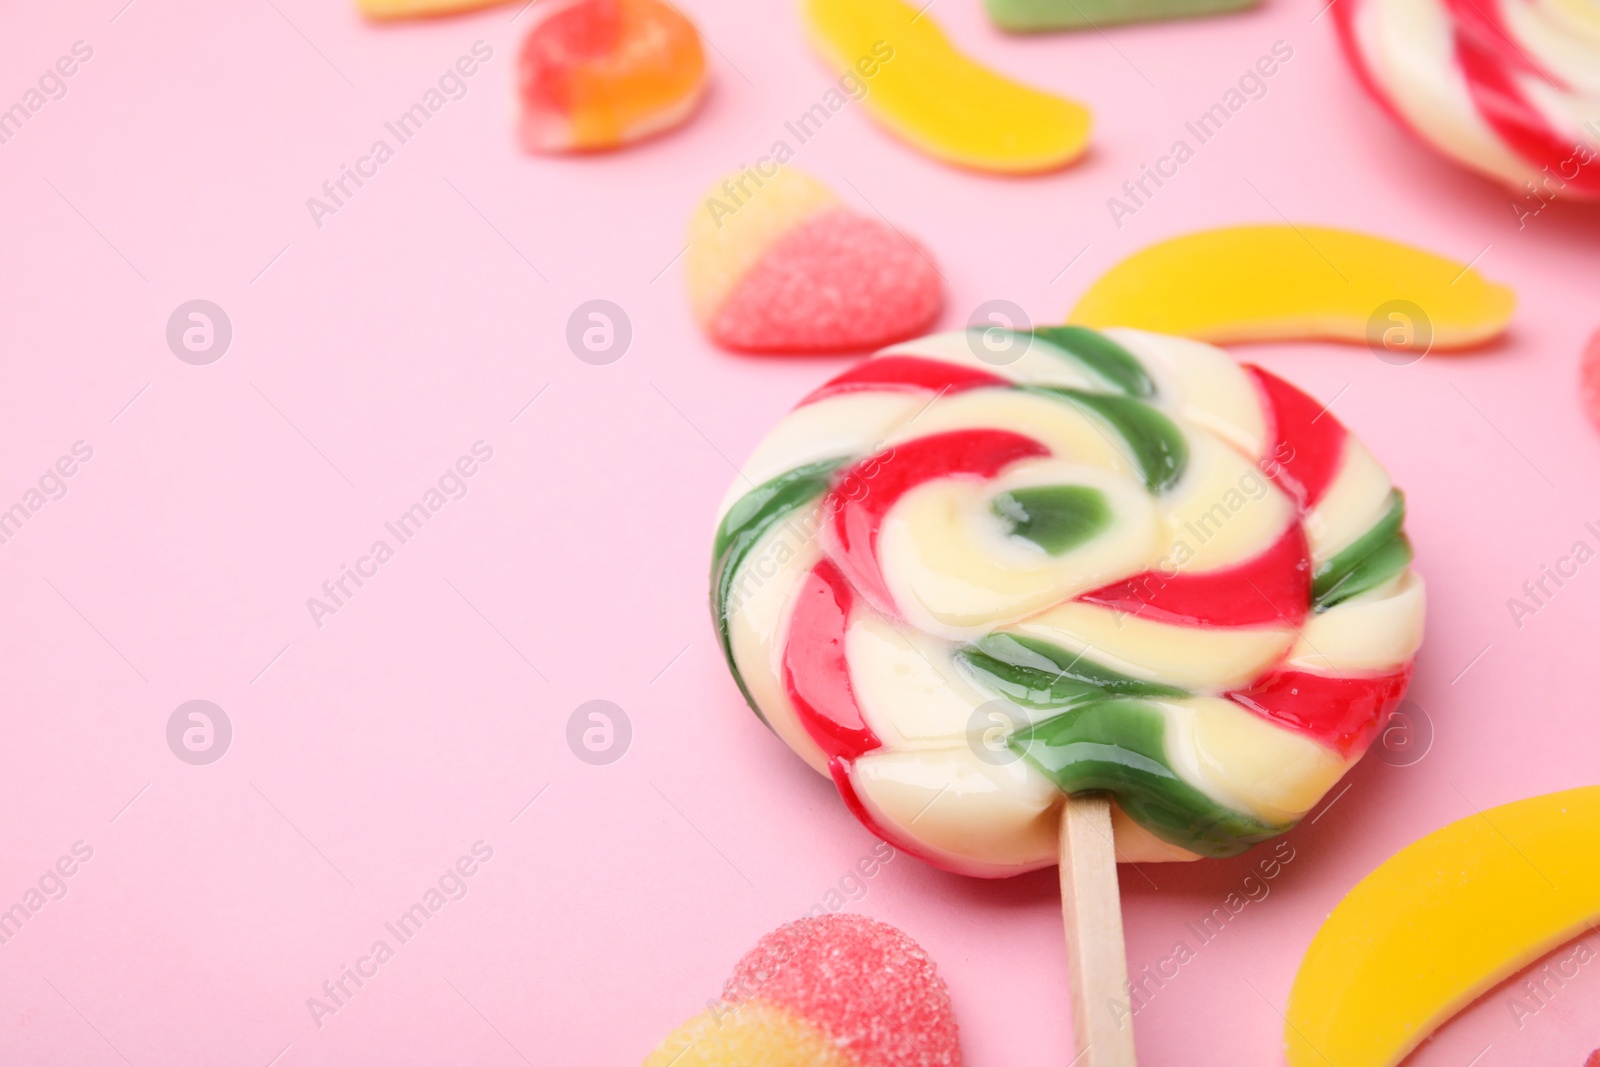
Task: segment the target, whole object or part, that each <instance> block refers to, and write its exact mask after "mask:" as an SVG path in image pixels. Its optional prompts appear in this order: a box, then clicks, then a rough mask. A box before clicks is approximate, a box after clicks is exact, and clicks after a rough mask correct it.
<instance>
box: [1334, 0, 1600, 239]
mask: <svg viewBox="0 0 1600 1067" xmlns="http://www.w3.org/2000/svg"><path fill="white" fill-rule="evenodd" d="M1332 7H1333V16H1334V18H1335V19H1337V20H1338V25H1339V37H1340V39H1341V41H1342V42H1343V43H1344V50H1345V54H1346V56H1348V57H1349V59H1350V62H1351V65H1352V66H1354V67H1355V69H1356V73H1357V75H1358V76H1359V77H1360V78H1361V80H1362V82H1364V83H1365V84H1366V86H1367V88H1368V90H1369V91H1370V92H1371V93H1372V94H1373V95H1374V96H1375V97H1377V99H1378V100H1379V102H1380V103H1382V104H1383V105H1384V106H1385V107H1386V108H1388V110H1389V111H1390V112H1391V113H1393V114H1394V115H1395V116H1396V117H1397V118H1399V119H1400V121H1401V122H1402V123H1403V124H1405V125H1406V126H1409V127H1410V128H1411V129H1412V130H1413V131H1414V132H1415V133H1416V134H1417V136H1419V137H1421V138H1422V139H1423V140H1424V141H1426V142H1428V143H1429V144H1431V145H1433V147H1434V148H1436V149H1438V150H1439V151H1441V152H1443V153H1444V154H1445V155H1447V156H1450V157H1451V158H1452V159H1455V160H1456V161H1457V162H1459V163H1463V164H1465V165H1466V166H1468V167H1471V168H1472V169H1473V170H1476V171H1479V172H1480V173H1483V174H1487V175H1489V176H1490V177H1493V178H1496V179H1498V180H1499V181H1501V182H1503V183H1504V184H1506V185H1508V186H1510V187H1512V188H1513V189H1516V190H1518V191H1519V192H1522V191H1526V192H1527V193H1528V194H1530V195H1531V196H1533V197H1536V198H1537V200H1538V201H1539V202H1541V203H1542V201H1544V200H1548V199H1550V198H1551V197H1553V196H1554V195H1555V194H1556V193H1557V192H1566V193H1568V194H1570V195H1573V196H1579V197H1585V198H1600V160H1597V159H1596V155H1597V153H1600V13H1597V12H1596V9H1595V8H1594V6H1593V5H1592V4H1591V5H1587V6H1586V5H1584V4H1582V3H1569V2H1565V0H1483V2H1481V3H1480V2H1477V0H1341V2H1339V3H1336V4H1333V5H1332ZM1519 217H1520V216H1519Z"/></svg>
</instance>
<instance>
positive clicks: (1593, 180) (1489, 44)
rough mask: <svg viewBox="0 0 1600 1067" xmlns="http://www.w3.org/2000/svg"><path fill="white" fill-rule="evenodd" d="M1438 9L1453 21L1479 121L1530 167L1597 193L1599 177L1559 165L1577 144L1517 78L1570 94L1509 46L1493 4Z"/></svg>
mask: <svg viewBox="0 0 1600 1067" xmlns="http://www.w3.org/2000/svg"><path fill="white" fill-rule="evenodd" d="M1480 3H1481V4H1483V5H1484V6H1482V7H1480V6H1479V5H1480ZM1444 6H1445V8H1446V10H1448V11H1449V13H1450V17H1451V18H1452V19H1453V20H1454V22H1455V44H1456V60H1457V61H1458V62H1459V63H1460V64H1461V71H1462V73H1463V74H1465V75H1466V81H1467V92H1468V94H1469V95H1470V96H1471V97H1472V104H1473V106H1474V107H1475V108H1477V109H1478V113H1479V114H1480V115H1482V116H1483V119H1484V121H1485V122H1487V123H1488V124H1489V125H1490V126H1491V127H1492V128H1493V129H1494V131H1495V133H1497V134H1499V135H1500V137H1501V138H1502V139H1503V140H1505V142H1506V143H1507V144H1509V145H1510V146H1511V147H1512V149H1514V150H1515V151H1516V152H1517V154H1519V155H1521V156H1522V157H1524V158H1525V159H1527V160H1528V161H1530V162H1531V163H1533V164H1534V165H1535V166H1539V167H1548V168H1549V169H1550V170H1551V172H1552V173H1554V174H1555V175H1556V176H1557V177H1558V179H1559V180H1561V181H1563V182H1566V183H1568V184H1570V185H1573V186H1576V187H1577V188H1579V189H1582V190H1583V191H1585V192H1587V193H1593V194H1600V173H1596V172H1595V171H1594V170H1587V171H1586V170H1584V169H1582V167H1574V168H1573V173H1572V174H1571V175H1568V174H1567V173H1566V170H1565V169H1564V168H1563V166H1562V165H1563V164H1566V163H1571V162H1572V161H1573V156H1574V153H1575V152H1576V150H1577V148H1578V145H1577V143H1576V142H1575V141H1572V140H1569V139H1567V138H1565V137H1563V136H1562V135H1561V134H1560V133H1559V132H1557V131H1556V130H1555V129H1554V128H1552V127H1551V125H1550V123H1549V122H1548V121H1547V120H1546V119H1545V116H1544V113H1543V112H1541V111H1540V110H1539V108H1538V107H1537V106H1536V105H1535V104H1534V103H1533V101H1532V100H1530V99H1529V98H1528V96H1527V94H1526V93H1524V92H1523V90H1522V86H1521V85H1519V84H1518V82H1517V75H1518V73H1519V72H1520V73H1522V74H1524V75H1527V76H1530V77H1534V78H1538V79H1540V80H1542V81H1544V82H1547V83H1548V84H1550V85H1552V86H1554V87H1555V88H1557V89H1560V90H1562V91H1564V92H1569V93H1570V92H1571V91H1572V89H1571V87H1570V86H1568V85H1567V84H1566V83H1565V82H1563V81H1562V80H1561V79H1560V78H1557V77H1556V76H1555V75H1553V74H1551V73H1550V72H1549V71H1547V70H1544V69H1543V68H1541V67H1539V66H1537V65H1535V64H1534V63H1533V61H1532V60H1530V59H1529V58H1528V57H1527V55H1526V54H1525V53H1523V52H1522V51H1521V50H1520V49H1518V48H1517V47H1516V46H1515V45H1514V44H1512V43H1511V37H1510V35H1509V33H1508V32H1507V30H1506V27H1505V24H1504V20H1503V19H1502V18H1501V17H1500V5H1499V3H1498V2H1497V0H1444Z"/></svg>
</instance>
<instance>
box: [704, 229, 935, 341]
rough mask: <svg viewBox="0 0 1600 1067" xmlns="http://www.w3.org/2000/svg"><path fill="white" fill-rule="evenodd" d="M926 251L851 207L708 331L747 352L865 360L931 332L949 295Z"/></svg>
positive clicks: (804, 235)
mask: <svg viewBox="0 0 1600 1067" xmlns="http://www.w3.org/2000/svg"><path fill="white" fill-rule="evenodd" d="M940 281H941V279H940V276H939V271H938V270H937V269H936V268H935V267H934V265H933V261H932V258H931V257H930V256H929V255H928V253H927V252H926V250H924V249H923V248H922V246H921V245H919V244H917V243H916V242H915V241H913V240H911V239H910V238H909V237H906V236H905V235H903V234H901V233H900V232H899V231H897V230H896V229H894V228H893V227H892V226H889V225H888V224H887V223H884V222H880V221H878V220H876V219H869V218H866V217H864V216H861V215H858V214H856V213H855V212H853V211H851V210H849V209H848V208H843V207H835V208H831V209H829V210H826V211H823V212H820V213H819V214H817V215H815V216H813V217H812V218H810V219H807V220H806V221H804V222H802V223H801V224H799V225H798V226H795V227H794V228H793V229H792V230H790V231H789V232H788V233H785V234H784V235H783V236H782V237H780V238H779V239H778V240H777V241H775V242H774V243H773V244H772V246H771V247H770V248H768V249H767V250H766V252H765V253H764V254H763V255H762V256H761V258H760V260H758V261H757V263H756V264H755V266H754V267H752V268H751V270H750V271H749V273H747V274H746V275H745V276H744V277H743V278H741V279H740V280H739V282H738V284H737V285H736V286H735V287H734V289H733V291H732V292H731V293H730V294H729V296H728V299H727V300H726V302H725V303H724V304H723V305H722V306H721V307H720V308H718V309H717V311H716V313H715V314H714V315H713V316H712V317H711V319H710V321H709V322H708V323H707V329H708V331H709V332H710V334H711V337H712V339H713V340H715V341H716V342H717V343H718V344H721V345H724V346H726V347H728V348H732V349H736V350H739V351H746V352H791V353H792V352H857V351H870V350H872V349H876V348H881V347H882V346H884V345H886V344H891V343H893V342H895V341H899V340H904V339H905V338H907V337H914V336H916V335H918V334H920V333H923V332H924V331H925V330H926V329H927V328H928V326H930V325H931V324H932V323H933V320H934V319H935V318H936V317H937V316H938V314H939V308H940V306H941V304H942V303H943V300H944V296H943V288H942V286H941V284H940Z"/></svg>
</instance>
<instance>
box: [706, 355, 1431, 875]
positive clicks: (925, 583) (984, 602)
mask: <svg viewBox="0 0 1600 1067" xmlns="http://www.w3.org/2000/svg"><path fill="white" fill-rule="evenodd" d="M1404 517H1405V498H1404V497H1403V496H1402V495H1401V493H1400V492H1399V491H1398V490H1397V489H1395V487H1394V486H1393V485H1392V484H1391V482H1390V480H1389V476H1388V475H1387V474H1386V473H1385V472H1384V470H1383V468H1382V467H1381V466H1380V465H1379V464H1378V462H1377V460H1375V459H1374V458H1373V456H1372V454H1371V453H1370V452H1368V451H1367V449H1366V448H1365V447H1363V446H1362V444H1361V442H1360V441H1358V440H1357V439H1356V438H1355V437H1354V436H1353V435H1351V434H1349V433H1348V432H1347V431H1346V430H1345V428H1344V426H1342V425H1341V424H1340V422H1339V420H1338V419H1337V418H1336V417H1335V416H1334V415H1333V414H1332V413H1331V412H1329V411H1328V410H1327V406H1326V404H1324V403H1323V402H1321V401H1319V400H1316V399H1313V398H1312V397H1310V396H1307V395H1306V394H1305V393H1303V392H1301V391H1300V390H1298V389H1296V388H1295V387H1294V386H1292V385H1290V384H1289V383H1288V382H1286V381H1284V380H1283V379H1281V378H1279V377H1277V376H1276V375H1273V374H1271V373H1269V372H1267V371H1265V370H1263V369H1261V368H1259V367H1253V366H1248V365H1240V364H1238V363H1236V362H1235V361H1234V360H1233V358H1232V357H1231V356H1229V355H1228V354H1227V353H1226V352H1224V351H1222V350H1220V349H1217V348H1213V347H1211V346H1210V345H1207V344H1203V343H1200V342H1197V341H1192V340H1186V339H1183V338H1178V337H1169V336H1164V335H1160V334H1154V333H1146V332H1143V331H1138V330H1131V329H1107V330H1100V331H1097V330H1091V329H1086V328H1084V327H1078V326H1058V327H1039V328H1035V329H1033V330H1031V331H1020V332H1019V331H1011V332H1009V333H1008V332H1006V331H999V330H995V331H969V332H956V333H945V334H936V335H934V336H931V337H924V338H921V339H919V340H916V341H912V342H908V343H904V344H899V345H895V346H893V347H890V348H888V349H885V350H884V351H882V352H879V353H878V354H877V355H875V356H872V357H871V358H869V359H866V360H864V361H862V362H860V363H857V364H855V365H853V366H852V367H850V368H849V369H848V370H846V371H844V372H843V373H841V374H839V375H837V376H835V377H834V378H833V379H832V380H831V381H829V382H827V383H825V384H824V385H822V386H821V387H820V388H818V389H816V390H814V391H813V392H812V393H811V394H810V395H809V396H807V397H806V398H805V399H803V400H802V401H801V402H800V404H799V405H798V406H797V407H796V408H795V409H794V410H793V411H792V412H790V414H789V415H788V416H787V417H786V418H784V419H783V420H782V421H781V422H780V423H779V424H778V426H777V427H776V428H775V429H774V430H773V431H772V432H771V433H770V434H769V435H768V437H767V438H766V440H765V441H764V442H762V444H761V445H759V446H758V447H757V449H756V451H755V454H754V456H753V457H752V458H751V459H750V460H749V461H747V462H746V464H745V465H744V467H743V468H742V470H741V471H740V475H739V478H738V479H737V480H736V482H735V483H734V485H733V486H732V487H731V488H730V490H729V492H728V495H727V496H726V497H725V498H724V500H723V505H722V511H721V515H720V522H719V526H718V528H717V532H716V535H715V539H714V543H713V548H712V561H713V562H712V573H711V600H712V610H713V617H714V618H715V619H716V621H717V625H718V631H719V637H720V639H721V643H722V647H723V651H724V653H725V655H726V657H727V660H728V664H729V667H730V668H731V670H732V672H733V674H734V677H735V679H736V681H737V682H738V683H739V686H740V688H741V690H742V691H743V693H744V695H745V696H746V698H747V699H748V701H749V703H750V705H751V707H752V708H753V709H754V710H755V711H756V713H757V714H758V715H759V716H761V717H762V719H763V721H764V722H765V723H766V724H767V725H768V726H769V727H770V728H771V729H772V730H773V731H774V732H775V733H777V734H778V735H779V737H781V738H782V739H783V740H784V741H785V742H786V743H787V744H788V745H789V746H790V747H791V748H792V749H794V751H795V752H796V753H797V754H798V755H800V756H801V757H802V758H804V759H805V760H806V761H807V762H808V763H810V764H811V766H812V767H813V768H815V769H816V770H818V771H820V772H821V773H823V774H826V775H828V776H829V777H831V778H832V779H833V781H834V784H835V785H836V787H837V788H838V790H839V793H840V797H841V799H842V800H843V802H844V803H845V805H846V806H847V807H848V808H849V810H850V811H851V812H852V813H853V814H855V815H856V817H857V818H858V819H860V820H861V821H862V822H863V823H864V824H865V825H866V826H867V827H868V828H869V829H871V830H873V831H874V832H875V833H877V834H878V835H879V836H880V837H882V838H883V839H884V840H886V841H888V842H889V843H890V844H892V845H895V846H896V847H898V848H900V849H902V850H903V851H906V852H909V853H911V854H913V855H916V856H919V857H921V858H923V859H925V860H927V861H928V862H930V863H934V864H936V865H938V866H941V867H944V868H946V869H948V870H952V871H957V872H960V873H965V874H971V875H979V876H986V877H1003V876H1008V875H1013V874H1019V873H1021V872H1024V871H1028V870H1032V869H1035V868H1038V867H1043V866H1048V865H1051V864H1054V863H1055V862H1056V859H1057V856H1058V854H1059V852H1058V838H1057V823H1058V818H1059V812H1060V810H1061V807H1062V805H1063V803H1064V801H1065V798H1066V796H1068V795H1071V794H1075V793H1079V792H1089V791H1093V792H1099V793H1107V794H1110V796H1111V797H1112V798H1113V799H1114V801H1115V810H1114V813H1113V831H1114V834H1115V841H1116V845H1117V852H1118V856H1119V858H1120V859H1122V860H1124V861H1134V862H1139V861H1145V860H1172V859H1193V858H1196V857H1198V856H1209V857H1222V856H1230V855H1234V854H1237V853H1239V852H1242V851H1244V850H1245V849H1247V848H1249V847H1250V846H1251V845H1252V844H1254V843H1256V842H1260V841H1263V840H1266V839H1268V838H1271V837H1273V836H1275V835H1277V834H1281V833H1283V832H1284V831H1286V830H1288V829H1289V828H1291V827H1292V826H1294V825H1295V824H1296V823H1297V822H1298V821H1299V820H1300V819H1301V818H1302V817H1303V816H1304V815H1305V814H1306V813H1307V812H1308V811H1310V810H1311V809H1312V808H1313V807H1314V806H1315V805H1316V803H1317V802H1318V801H1319V800H1320V799H1321V798H1322V797H1323V796H1324V795H1325V794H1326V792H1327V790H1328V789H1329V788H1330V787H1331V786H1333V784H1334V783H1335V782H1337V781H1338V780H1339V778H1340V777H1341V776H1342V775H1343V774H1344V773H1345V772H1346V771H1347V770H1348V769H1349V768H1350V766H1351V765H1352V764H1353V763H1354V762H1355V761H1356V760H1357V759H1359V758H1360V757H1361V755H1362V753H1363V752H1365V751H1366V749H1367V747H1368V746H1369V745H1370V744H1371V742H1372V740H1373V738H1374V737H1375V736H1376V734H1377V733H1378V731H1379V730H1380V729H1381V728H1382V726H1383V724H1384V723H1385V722H1386V721H1387V718H1388V716H1389V714H1390V713H1391V712H1392V711H1393V709H1394V708H1395V707H1396V706H1397V705H1398V703H1399V701H1400V699H1401V697H1402V695H1403V694H1404V692H1405V689H1406V686H1407V684H1408V682H1409V680H1410V677H1411V672H1412V663H1413V658H1414V656H1415V654H1416V651H1417V648H1418V647H1419V645H1420V643H1421V640H1422V629H1423V618H1424V606H1425V596H1424V587H1423V582H1422V579H1421V577H1420V576H1419V575H1418V574H1416V573H1415V572H1414V571H1413V570H1412V568H1411V566H1410V564H1411V558H1412V550H1411V544H1410V542H1409V541H1408V540H1407V538H1406V535H1405V531H1404Z"/></svg>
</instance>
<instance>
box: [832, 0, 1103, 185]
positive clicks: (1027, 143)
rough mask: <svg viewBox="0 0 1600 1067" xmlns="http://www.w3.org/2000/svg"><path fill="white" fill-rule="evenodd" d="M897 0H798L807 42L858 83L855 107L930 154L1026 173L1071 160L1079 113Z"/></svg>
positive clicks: (923, 9)
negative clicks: (964, 49) (961, 45)
mask: <svg viewBox="0 0 1600 1067" xmlns="http://www.w3.org/2000/svg"><path fill="white" fill-rule="evenodd" d="M929 6H931V5H927V4H921V5H916V6H913V5H911V4H908V3H905V2H904V0H804V5H803V10H804V14H805V22H806V28H807V30H808V31H809V33H810V35H811V39H812V41H813V43H814V44H815V45H816V47H817V50H818V51H819V52H821V53H822V55H823V57H824V58H825V59H826V60H827V61H828V63H829V64H830V65H831V66H832V67H833V68H834V69H835V70H837V71H839V72H840V74H841V75H842V76H845V77H852V78H855V79H856V80H857V81H858V82H859V83H860V84H861V85H862V86H863V87H864V89H865V93H864V95H862V96H861V97H860V100H861V106H862V107H864V108H866V110H867V111H868V112H869V113H870V114H871V115H872V116H873V118H875V119H877V120H878V121H879V122H880V123H882V124H883V125H884V126H886V127H887V128H888V129H889V130H890V131H891V132H893V133H894V134H896V135H897V136H899V137H900V138H902V139H903V140H905V141H906V142H907V143H908V144H911V145H912V146H913V147H915V148H917V149H919V150H921V151H923V152H925V153H927V154H928V155H930V156H933V157H934V158H935V159H941V160H944V161H945V162H947V163H954V164H957V165H958V166H963V167H971V168H973V169H975V170H985V171H998V172H1001V173H1014V174H1028V173H1035V172H1038V171H1047V170H1054V169H1056V168H1059V167H1064V166H1066V165H1067V164H1069V163H1072V162H1073V161H1075V160H1076V159H1077V158H1078V157H1079V156H1081V155H1082V154H1083V151H1084V149H1085V148H1086V147H1087V145H1088V143H1089V111H1088V109H1087V108H1085V107H1083V106H1082V105H1080V104H1078V103H1075V102H1074V101H1071V100H1068V99H1066V98H1064V97H1061V96H1057V95H1055V94H1052V93H1047V92H1043V91H1040V90H1038V89H1033V88H1029V87H1028V86H1025V85H1022V84H1020V83H1018V82H1015V81H1012V80H1011V79H1010V78H1007V77H1005V76H1004V75H1002V74H999V73H997V72H995V71H993V70H990V69H989V68H987V67H985V66H983V65H981V64H979V63H977V62H975V61H973V60H972V59H970V58H968V57H967V56H965V55H963V54H962V53H961V52H960V51H958V50H957V49H956V47H955V46H954V45H952V44H951V43H950V40H949V38H947V37H946V36H945V34H944V31H943V30H942V29H940V28H939V25H938V23H937V22H936V21H935V19H934V16H933V15H932V14H931V13H930V12H929V11H928V7H929Z"/></svg>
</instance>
